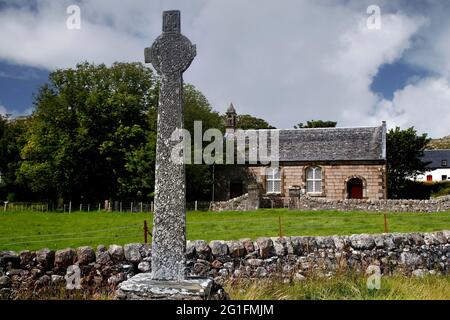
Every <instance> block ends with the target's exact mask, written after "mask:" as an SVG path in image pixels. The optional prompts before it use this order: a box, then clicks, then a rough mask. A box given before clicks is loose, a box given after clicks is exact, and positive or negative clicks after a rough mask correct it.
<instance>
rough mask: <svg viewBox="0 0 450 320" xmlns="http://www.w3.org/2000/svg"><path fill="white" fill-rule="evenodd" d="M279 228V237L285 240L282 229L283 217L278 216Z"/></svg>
mask: <svg viewBox="0 0 450 320" xmlns="http://www.w3.org/2000/svg"><path fill="white" fill-rule="evenodd" d="M278 228H279V236H280V238H283V231H282V229H281V216H278Z"/></svg>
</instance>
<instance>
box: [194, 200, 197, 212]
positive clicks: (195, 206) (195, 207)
mask: <svg viewBox="0 0 450 320" xmlns="http://www.w3.org/2000/svg"><path fill="white" fill-rule="evenodd" d="M194 209H195V210H194V211H197V200H195V204H194Z"/></svg>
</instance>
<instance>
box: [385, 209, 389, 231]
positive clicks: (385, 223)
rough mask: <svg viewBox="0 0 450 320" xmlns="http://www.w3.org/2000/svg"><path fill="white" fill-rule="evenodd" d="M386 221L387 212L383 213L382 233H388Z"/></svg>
mask: <svg viewBox="0 0 450 320" xmlns="http://www.w3.org/2000/svg"><path fill="white" fill-rule="evenodd" d="M388 232H389V231H388V221H387V213H386V212H385V213H384V233H388Z"/></svg>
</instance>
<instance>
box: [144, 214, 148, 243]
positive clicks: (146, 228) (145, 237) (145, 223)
mask: <svg viewBox="0 0 450 320" xmlns="http://www.w3.org/2000/svg"><path fill="white" fill-rule="evenodd" d="M147 234H148V227H147V220H144V243H145V244H147Z"/></svg>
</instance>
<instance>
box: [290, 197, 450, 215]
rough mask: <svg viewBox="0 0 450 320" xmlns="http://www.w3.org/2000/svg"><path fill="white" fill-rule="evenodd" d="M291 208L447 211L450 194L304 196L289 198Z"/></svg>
mask: <svg viewBox="0 0 450 320" xmlns="http://www.w3.org/2000/svg"><path fill="white" fill-rule="evenodd" d="M289 208H291V209H296V210H335V211H367V212H446V211H450V196H445V197H439V198H436V199H430V200H393V199H389V200H359V199H346V200H328V199H320V198H312V197H308V196H302V197H300V198H291V199H289Z"/></svg>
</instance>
